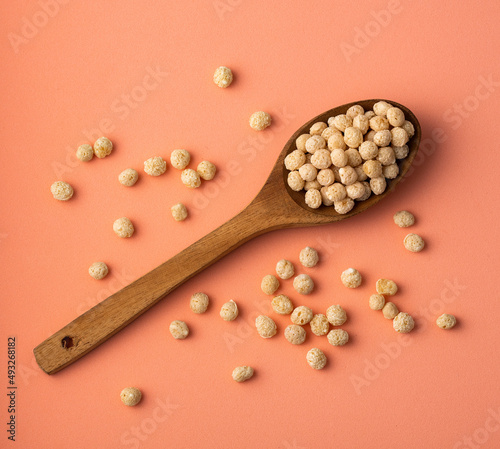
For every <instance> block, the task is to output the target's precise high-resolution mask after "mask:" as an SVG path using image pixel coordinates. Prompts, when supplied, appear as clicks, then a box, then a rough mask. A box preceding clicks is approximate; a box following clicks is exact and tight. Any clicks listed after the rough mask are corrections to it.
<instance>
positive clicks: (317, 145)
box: [306, 135, 331, 154]
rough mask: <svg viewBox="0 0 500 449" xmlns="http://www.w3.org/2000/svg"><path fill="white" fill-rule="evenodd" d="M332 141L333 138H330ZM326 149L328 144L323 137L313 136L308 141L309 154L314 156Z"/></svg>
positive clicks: (307, 149)
mask: <svg viewBox="0 0 500 449" xmlns="http://www.w3.org/2000/svg"><path fill="white" fill-rule="evenodd" d="M330 139H331V137H330ZM325 148H326V142H325V139H323V137H321V136H318V135H316V136H311V137H309V139H307V141H306V151H307V152H308V153H311V154H314V153H316V151H318V150H323V149H325Z"/></svg>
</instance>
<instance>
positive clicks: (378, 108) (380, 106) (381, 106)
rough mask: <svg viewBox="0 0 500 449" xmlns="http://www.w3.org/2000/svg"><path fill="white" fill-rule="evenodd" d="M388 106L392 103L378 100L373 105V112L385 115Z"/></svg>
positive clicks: (390, 106)
mask: <svg viewBox="0 0 500 449" xmlns="http://www.w3.org/2000/svg"><path fill="white" fill-rule="evenodd" d="M390 108H392V104H389V103H387V101H379V102H377V103H375V104H374V105H373V112H375V114H377V115H381V116H382V117H385V116H386V115H387V111H388V110H389V109H390Z"/></svg>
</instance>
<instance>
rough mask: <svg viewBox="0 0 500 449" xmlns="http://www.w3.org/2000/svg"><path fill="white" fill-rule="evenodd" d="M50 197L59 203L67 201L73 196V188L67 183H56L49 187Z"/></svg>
mask: <svg viewBox="0 0 500 449" xmlns="http://www.w3.org/2000/svg"><path fill="white" fill-rule="evenodd" d="M50 191H51V192H52V196H53V197H54V198H55V199H56V200H59V201H68V200H69V199H71V197H72V196H73V187H71V186H70V185H69V184H68V183H67V182H64V181H56V182H54V183H53V184H52V185H51V186H50Z"/></svg>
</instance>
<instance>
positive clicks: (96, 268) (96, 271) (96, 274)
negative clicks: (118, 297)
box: [89, 262, 109, 280]
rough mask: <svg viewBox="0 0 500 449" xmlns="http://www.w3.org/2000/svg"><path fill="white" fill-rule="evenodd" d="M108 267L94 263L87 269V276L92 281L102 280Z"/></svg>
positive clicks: (101, 263)
mask: <svg viewBox="0 0 500 449" xmlns="http://www.w3.org/2000/svg"><path fill="white" fill-rule="evenodd" d="M108 271H109V270H108V266H107V265H106V264H105V263H104V262H94V263H93V264H92V265H90V267H89V274H90V276H92V277H93V278H94V279H97V280H99V279H104V278H105V277H106V276H107V274H108Z"/></svg>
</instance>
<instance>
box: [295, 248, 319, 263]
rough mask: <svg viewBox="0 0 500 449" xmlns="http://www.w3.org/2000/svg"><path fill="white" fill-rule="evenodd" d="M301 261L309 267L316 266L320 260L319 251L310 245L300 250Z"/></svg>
mask: <svg viewBox="0 0 500 449" xmlns="http://www.w3.org/2000/svg"><path fill="white" fill-rule="evenodd" d="M299 259H300V263H301V264H302V265H303V266H304V267H307V268H312V267H315V266H316V265H317V263H318V261H319V256H318V252H317V251H316V250H315V249H314V248H311V247H309V246H306V247H305V248H304V249H302V250H301V251H300V255H299Z"/></svg>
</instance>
